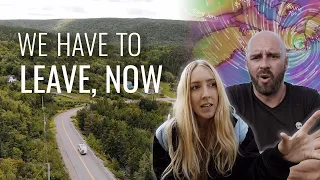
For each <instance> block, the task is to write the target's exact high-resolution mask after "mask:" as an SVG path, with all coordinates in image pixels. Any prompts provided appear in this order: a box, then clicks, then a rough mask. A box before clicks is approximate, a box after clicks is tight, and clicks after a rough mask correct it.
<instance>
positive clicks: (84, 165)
mask: <svg viewBox="0 0 320 180" xmlns="http://www.w3.org/2000/svg"><path fill="white" fill-rule="evenodd" d="M63 120H64V119H62V127H63V129H64V132H65V133H66V135H67V136H68V139H69V141H70V142H71V145H72V147H73V149H74V150H75V151H76V152H77V155H78V157H79V158H80V160H81V162H82V164H83V166H84V167H85V168H86V170H87V171H88V173H89V175H90V176H91V178H92V179H93V180H94V178H93V176H92V174H91V172H90V171H89V169H88V168H87V166H86V164H85V163H84V162H83V159H82V158H81V156H80V155H79V153H78V151H77V149H76V147H75V146H74V144H73V142H72V141H71V139H70V136H69V134H68V133H67V130H66V128H65V127H64V124H63Z"/></svg>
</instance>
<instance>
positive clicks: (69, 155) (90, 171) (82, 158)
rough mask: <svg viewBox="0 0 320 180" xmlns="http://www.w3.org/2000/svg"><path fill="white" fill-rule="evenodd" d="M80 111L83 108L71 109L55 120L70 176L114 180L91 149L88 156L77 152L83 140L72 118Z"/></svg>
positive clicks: (75, 178)
mask: <svg viewBox="0 0 320 180" xmlns="http://www.w3.org/2000/svg"><path fill="white" fill-rule="evenodd" d="M79 109H81V108H75V109H70V110H68V111H65V112H63V113H61V114H59V115H58V116H56V117H55V118H54V123H55V125H56V130H57V133H56V138H57V141H58V145H59V149H60V152H61V154H62V157H63V161H64V163H65V165H66V167H67V169H68V172H69V175H70V177H71V179H72V180H109V179H110V180H111V179H112V180H113V179H115V177H114V175H113V174H112V173H111V172H110V171H109V170H107V169H106V168H105V167H104V166H103V162H102V161H101V160H100V159H98V158H97V157H96V156H95V155H94V153H93V152H92V151H91V149H90V148H88V153H87V154H86V155H81V154H80V153H79V152H78V151H77V145H78V144H79V143H81V142H83V140H82V137H81V136H80V135H79V133H78V131H77V130H76V129H75V127H74V125H73V123H72V121H71V116H73V115H76V112H77V111H78V110H79Z"/></svg>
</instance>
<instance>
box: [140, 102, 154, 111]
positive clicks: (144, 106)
mask: <svg viewBox="0 0 320 180" xmlns="http://www.w3.org/2000/svg"><path fill="white" fill-rule="evenodd" d="M139 107H140V109H143V110H146V111H152V110H157V109H158V104H157V102H156V101H155V100H149V99H141V100H140V103H139Z"/></svg>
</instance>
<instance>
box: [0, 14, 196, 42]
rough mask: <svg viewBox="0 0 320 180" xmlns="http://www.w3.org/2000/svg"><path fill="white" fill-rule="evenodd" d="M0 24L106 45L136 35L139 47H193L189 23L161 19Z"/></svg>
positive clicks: (78, 20)
mask: <svg viewBox="0 0 320 180" xmlns="http://www.w3.org/2000/svg"><path fill="white" fill-rule="evenodd" d="M0 24H2V25H7V26H19V27H24V28H32V29H37V30H39V31H42V32H48V33H59V32H60V33H67V32H70V33H85V32H86V33H89V34H93V33H99V32H101V33H102V32H103V33H108V36H109V37H110V38H109V39H108V41H109V42H108V44H111V45H118V44H119V36H116V33H133V32H137V33H139V34H140V36H141V38H142V42H143V44H142V46H145V47H146V46H180V45H182V44H184V43H185V44H187V45H188V46H190V47H191V46H193V45H194V42H192V41H191V40H190V38H189V34H190V30H191V24H190V22H188V21H179V20H164V19H156V20H155V19H143V18H140V19H126V18H93V19H73V20H70V19H66V20H64V19H59V20H0Z"/></svg>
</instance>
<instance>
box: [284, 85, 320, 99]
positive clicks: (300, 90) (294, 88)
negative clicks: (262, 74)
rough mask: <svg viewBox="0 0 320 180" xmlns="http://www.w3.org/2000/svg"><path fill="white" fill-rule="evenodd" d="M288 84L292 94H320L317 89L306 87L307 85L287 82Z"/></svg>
mask: <svg viewBox="0 0 320 180" xmlns="http://www.w3.org/2000/svg"><path fill="white" fill-rule="evenodd" d="M286 85H287V86H288V87H289V88H290V92H292V94H297V95H303V96H318V95H319V93H318V91H317V90H315V89H312V88H309V87H306V86H299V85H293V84H290V83H286Z"/></svg>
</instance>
